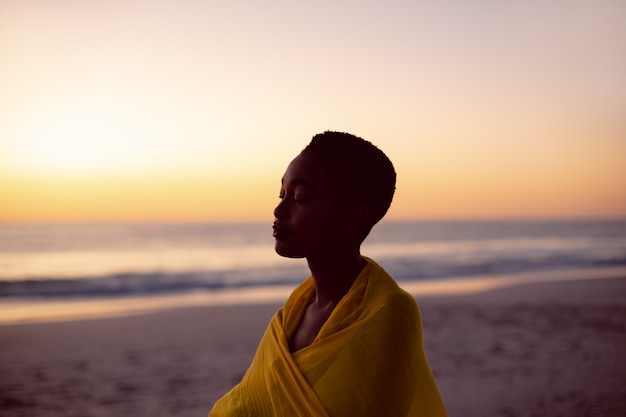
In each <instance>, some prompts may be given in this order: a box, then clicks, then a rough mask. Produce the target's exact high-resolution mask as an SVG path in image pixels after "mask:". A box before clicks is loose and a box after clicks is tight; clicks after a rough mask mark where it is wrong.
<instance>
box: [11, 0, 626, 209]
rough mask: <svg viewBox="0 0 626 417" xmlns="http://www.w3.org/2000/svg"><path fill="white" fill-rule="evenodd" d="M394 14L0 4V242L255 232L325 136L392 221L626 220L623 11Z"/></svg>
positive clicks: (512, 8) (283, 7)
mask: <svg viewBox="0 0 626 417" xmlns="http://www.w3.org/2000/svg"><path fill="white" fill-rule="evenodd" d="M410 3H411V2H402V1H390V2H385V3H384V5H383V3H381V2H374V1H360V2H356V1H346V2H330V1H321V2H314V3H310V4H297V3H296V2H283V1H269V2H252V1H234V2H228V4H219V3H218V2H212V1H207V2H196V1H181V2H165V1H163V2H152V1H138V0H131V1H125V2H117V1H113V2H96V1H78V0H64V1H61V2H47V1H43V0H41V1H30V0H23V1H22V0H20V1H18V0H4V1H2V2H0V62H2V65H0V221H110V220H129V221H135V220H144V221H211V220H267V219H271V211H272V208H273V206H274V204H275V203H276V201H277V193H278V184H279V181H280V177H281V176H282V173H283V170H284V169H285V167H286V165H287V164H288V162H289V161H290V159H291V158H293V157H294V156H295V155H296V153H297V152H299V150H300V149H301V148H302V147H303V146H305V145H306V143H307V142H308V140H309V139H310V137H311V136H312V135H314V134H315V133H318V132H321V131H324V130H328V129H330V130H343V131H348V132H351V133H354V134H357V135H359V136H362V137H364V138H365V139H368V140H371V141H372V142H374V143H375V144H377V145H378V146H379V147H380V148H381V149H383V150H384V151H385V152H386V153H387V154H388V155H389V157H390V158H391V159H392V161H393V162H394V163H395V165H396V169H397V171H398V191H397V197H396V200H395V202H394V204H393V206H392V209H391V211H390V213H389V217H390V218H394V219H424V218H426V219H432V218H437V219H441V218H494V217H495V218H520V217H623V216H626V81H625V80H626V78H625V77H624V75H625V74H626V41H625V39H626V25H624V24H623V16H625V15H626V4H625V3H623V2H616V1H596V2H587V1H571V2H523V4H522V3H520V2H513V1H504V2H503V1H496V0H491V1H487V2H481V3H480V7H478V6H477V5H476V4H475V3H474V4H473V7H470V4H469V3H468V2H463V1H460V0H457V1H440V2H435V1H433V2H419V4H417V5H416V4H410ZM415 3H417V2H415ZM557 3H558V4H557Z"/></svg>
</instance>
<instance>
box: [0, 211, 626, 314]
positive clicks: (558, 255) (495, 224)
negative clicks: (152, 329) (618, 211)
mask: <svg viewBox="0 0 626 417" xmlns="http://www.w3.org/2000/svg"><path fill="white" fill-rule="evenodd" d="M271 234H272V228H271V223H270V222H267V223H214V224H212V223H205V224H200V223H199V224H190V223H181V224H140V223H136V224H132V223H117V224H0V302H2V300H3V299H4V300H5V301H6V300H9V299H11V300H14V299H24V298H39V299H41V298H46V299H56V300H63V299H76V298H83V299H85V298H87V299H88V298H103V297H104V298H111V299H112V298H116V297H125V296H129V295H133V296H134V295H141V296H151V295H164V294H180V293H184V292H190V291H194V292H198V291H202V292H218V291H224V290H230V291H231V292H233V291H234V293H236V292H237V291H239V290H243V289H247V290H249V289H254V288H265V289H267V288H270V289H271V288H272V287H278V286H295V285H297V284H298V283H299V282H301V281H302V280H303V279H304V278H306V277H307V275H308V269H307V267H306V262H305V261H304V260H302V259H285V258H281V257H280V256H278V255H276V254H275V252H274V249H273V238H272V236H271ZM362 253H363V254H364V255H366V256H369V257H371V258H373V259H375V260H376V261H377V262H379V263H380V264H381V265H382V266H383V267H385V268H386V269H387V270H388V271H389V272H390V273H391V275H393V276H394V277H395V278H396V280H398V281H425V280H449V279H451V278H454V279H459V278H460V279H463V278H472V277H476V276H481V277H490V276H494V277H495V276H498V275H499V274H510V273H519V272H529V271H545V270H551V271H552V270H564V269H580V268H586V269H589V268H598V267H606V266H626V220H577V221H574V220H567V221H565V220H562V221H536V220H533V221H480V222H477V221H471V222H470V221H433V222H426V221H419V222H393V221H387V222H383V223H381V224H379V225H377V226H375V228H374V230H373V231H372V233H371V235H370V236H369V237H368V239H367V240H366V242H365V244H364V245H363V250H362Z"/></svg>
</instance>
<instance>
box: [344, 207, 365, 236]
mask: <svg viewBox="0 0 626 417" xmlns="http://www.w3.org/2000/svg"><path fill="white" fill-rule="evenodd" d="M368 213H369V210H368V208H367V206H366V205H365V204H360V203H352V204H348V205H347V207H346V211H345V218H344V219H345V225H346V229H347V231H349V232H350V234H351V235H355V236H360V235H361V232H362V231H363V229H364V228H365V222H366V220H367V215H368Z"/></svg>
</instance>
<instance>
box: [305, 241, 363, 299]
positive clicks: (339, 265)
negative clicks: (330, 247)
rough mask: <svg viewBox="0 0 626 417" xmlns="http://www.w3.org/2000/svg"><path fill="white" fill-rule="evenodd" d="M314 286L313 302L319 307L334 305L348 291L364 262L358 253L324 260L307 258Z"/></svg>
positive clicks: (357, 251) (329, 257)
mask: <svg viewBox="0 0 626 417" xmlns="http://www.w3.org/2000/svg"><path fill="white" fill-rule="evenodd" d="M307 262H308V264H309V269H310V270H311V275H312V276H313V281H314V284H315V300H314V302H315V303H316V304H318V305H320V306H324V305H331V304H332V305H336V304H337V303H338V302H339V300H341V298H342V297H343V296H344V295H345V294H346V293H347V292H348V291H349V290H350V287H351V286H352V283H353V282H354V280H355V279H356V277H357V276H358V275H359V272H361V270H362V269H363V267H364V266H365V264H366V262H365V259H363V257H362V256H361V253H360V251H359V250H358V249H357V250H356V251H352V252H350V253H342V254H338V255H335V256H326V257H324V258H311V257H309V258H307Z"/></svg>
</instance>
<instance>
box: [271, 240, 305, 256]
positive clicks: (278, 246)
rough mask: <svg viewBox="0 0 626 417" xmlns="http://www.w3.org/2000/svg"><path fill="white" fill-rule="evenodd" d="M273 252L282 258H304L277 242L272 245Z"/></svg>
mask: <svg viewBox="0 0 626 417" xmlns="http://www.w3.org/2000/svg"><path fill="white" fill-rule="evenodd" d="M274 250H275V251H276V253H277V254H279V255H280V256H282V257H284V258H304V255H302V254H301V253H300V252H298V251H294V250H293V248H289V247H288V246H287V245H285V244H283V243H281V242H280V241H278V240H277V241H276V244H275V245H274Z"/></svg>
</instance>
